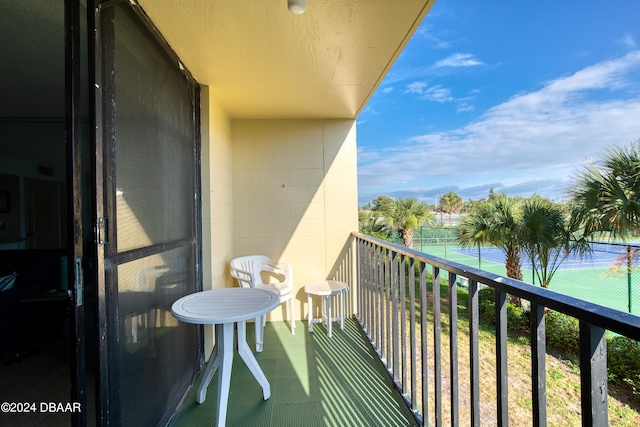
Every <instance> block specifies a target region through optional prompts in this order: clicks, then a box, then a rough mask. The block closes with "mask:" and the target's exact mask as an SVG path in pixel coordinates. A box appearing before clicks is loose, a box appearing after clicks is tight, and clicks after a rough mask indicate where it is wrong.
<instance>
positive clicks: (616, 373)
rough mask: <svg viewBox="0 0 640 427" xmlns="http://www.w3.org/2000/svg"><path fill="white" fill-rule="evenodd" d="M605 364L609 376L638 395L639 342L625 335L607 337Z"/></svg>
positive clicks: (639, 369)
mask: <svg viewBox="0 0 640 427" xmlns="http://www.w3.org/2000/svg"><path fill="white" fill-rule="evenodd" d="M607 365H608V368H609V378H610V379H611V380H612V381H618V382H622V383H625V384H627V385H629V386H630V387H631V389H632V391H633V394H634V395H636V396H639V395H640V343H639V342H638V341H634V340H632V339H629V338H627V337H622V336H612V337H608V338H607Z"/></svg>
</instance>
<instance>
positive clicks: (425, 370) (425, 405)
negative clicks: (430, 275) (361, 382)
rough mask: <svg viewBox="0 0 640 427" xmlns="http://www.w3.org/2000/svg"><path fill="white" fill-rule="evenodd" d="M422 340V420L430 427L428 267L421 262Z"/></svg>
mask: <svg viewBox="0 0 640 427" xmlns="http://www.w3.org/2000/svg"><path fill="white" fill-rule="evenodd" d="M420 340H421V346H422V347H421V349H420V354H421V356H422V357H421V360H420V363H421V366H422V419H423V425H429V354H428V349H427V344H428V340H427V265H426V264H425V263H424V262H422V261H420Z"/></svg>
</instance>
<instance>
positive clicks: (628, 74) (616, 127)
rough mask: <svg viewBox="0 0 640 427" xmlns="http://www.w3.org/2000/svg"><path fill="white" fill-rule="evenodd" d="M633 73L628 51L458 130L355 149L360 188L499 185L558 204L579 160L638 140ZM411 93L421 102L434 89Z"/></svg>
mask: <svg viewBox="0 0 640 427" xmlns="http://www.w3.org/2000/svg"><path fill="white" fill-rule="evenodd" d="M638 70H640V51H633V52H630V53H629V54H627V55H625V56H622V57H619V58H616V59H613V60H609V61H604V62H601V63H598V64H595V65H592V66H589V67H586V68H584V69H582V70H580V71H578V72H576V73H574V74H573V75H570V76H565V77H560V78H557V79H555V80H552V81H549V82H546V83H545V84H544V85H543V86H542V87H541V88H540V89H538V90H536V91H531V92H527V93H521V94H518V95H516V96H513V97H512V98H511V99H509V100H507V101H506V102H504V103H502V104H499V105H497V106H495V107H493V108H490V109H489V110H487V111H486V112H485V113H484V114H482V115H481V116H480V117H479V118H478V119H477V120H476V121H474V122H472V123H469V124H467V125H465V126H463V127H460V128H458V129H454V130H451V131H445V132H434V133H429V134H424V135H417V136H415V137H412V138H410V139H408V140H407V141H406V143H405V144H403V145H401V146H395V147H393V148H388V149H384V150H379V151H371V150H366V151H362V152H361V154H362V156H359V162H360V167H359V182H360V186H361V188H363V189H369V190H365V192H366V191H374V190H373V188H383V187H381V186H386V187H385V188H391V187H392V186H395V188H396V189H397V188H398V187H400V188H402V187H405V188H406V187H408V186H414V187H415V186H417V184H416V183H420V186H422V187H424V186H425V183H429V185H428V186H429V187H431V186H436V184H437V185H438V186H442V185H458V186H460V187H461V188H462V187H466V186H473V185H479V184H480V183H481V182H502V183H503V184H504V186H505V188H506V189H511V190H510V191H525V190H524V189H525V188H526V189H530V190H532V191H533V192H537V193H538V194H541V195H545V196H547V197H552V198H557V197H559V196H560V194H559V193H560V192H561V189H560V187H561V185H566V184H567V183H568V181H567V179H568V178H567V176H568V174H570V173H571V172H572V171H574V170H575V169H576V168H577V167H578V166H579V164H580V162H582V161H583V160H584V159H585V158H587V157H591V156H594V155H599V154H600V153H601V152H602V150H603V149H604V148H605V147H607V146H610V145H612V144H616V143H618V144H626V143H629V142H631V141H634V140H637V139H638V138H640V120H638V117H640V87H639V86H638V85H640V81H639V80H638V78H637V77H636V76H637V75H638ZM634 79H635V80H634ZM418 87H419V90H420V92H416V93H419V94H420V95H421V96H425V95H426V94H427V92H428V91H429V90H431V89H432V88H437V87H435V86H434V87H432V88H427V87H426V84H423V85H420V86H415V87H414V89H416V90H417V89H418ZM438 89H440V90H442V88H438ZM438 89H433V91H432V92H431V95H432V96H434V97H436V96H440V98H441V99H446V98H447V96H449V94H448V93H447V92H446V90H444V91H442V92H440V93H439V95H436V94H437V93H438ZM463 108H464V106H463ZM507 177H510V178H507ZM536 186H537V187H536ZM535 188H538V191H535Z"/></svg>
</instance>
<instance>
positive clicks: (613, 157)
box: [569, 140, 640, 238]
mask: <svg viewBox="0 0 640 427" xmlns="http://www.w3.org/2000/svg"><path fill="white" fill-rule="evenodd" d="M574 181H575V185H574V187H573V188H572V189H571V190H569V195H570V197H571V206H572V210H571V223H572V227H578V226H580V227H582V228H583V229H584V233H585V235H587V236H591V235H594V234H598V233H604V234H608V235H609V236H610V237H611V238H618V237H620V238H624V237H626V235H627V234H628V233H629V232H637V231H639V230H640V140H638V141H636V142H635V143H632V144H631V145H630V146H629V147H620V146H614V147H612V148H609V149H608V150H607V151H606V152H605V154H604V155H603V156H602V158H601V159H600V161H599V162H595V163H593V162H592V163H589V164H586V165H585V166H584V167H583V168H582V170H580V171H578V172H577V173H576V174H575V176H574Z"/></svg>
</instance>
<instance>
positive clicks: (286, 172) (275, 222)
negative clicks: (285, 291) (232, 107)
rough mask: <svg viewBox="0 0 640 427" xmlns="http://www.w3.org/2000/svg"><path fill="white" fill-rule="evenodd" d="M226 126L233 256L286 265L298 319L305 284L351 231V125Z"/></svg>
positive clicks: (319, 275)
mask: <svg viewBox="0 0 640 427" xmlns="http://www.w3.org/2000/svg"><path fill="white" fill-rule="evenodd" d="M231 129H232V138H233V206H234V220H233V248H234V249H233V252H234V256H241V255H250V254H263V255H266V256H268V257H270V258H272V259H275V260H278V261H283V262H287V263H290V264H292V266H293V272H294V273H293V274H294V287H295V288H294V299H295V309H296V317H297V318H298V319H300V318H301V317H306V315H307V298H306V294H305V293H304V289H303V288H304V285H305V283H307V282H309V281H312V280H320V279H326V278H329V277H330V276H331V273H332V271H333V269H334V267H335V265H336V263H337V262H338V258H339V257H340V255H341V253H342V252H343V249H344V247H345V245H346V244H347V241H348V240H349V235H350V233H351V232H352V231H354V230H357V228H358V217H357V199H358V197H357V156H356V129H355V120H337V119H336V120H234V121H233V122H232V125H231ZM285 313H286V311H285V307H284V306H281V307H280V308H279V309H276V310H275V311H274V312H272V313H271V314H270V317H269V319H270V320H281V319H283V317H284V318H288V315H286V314H285ZM283 315H284V316H283Z"/></svg>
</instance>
